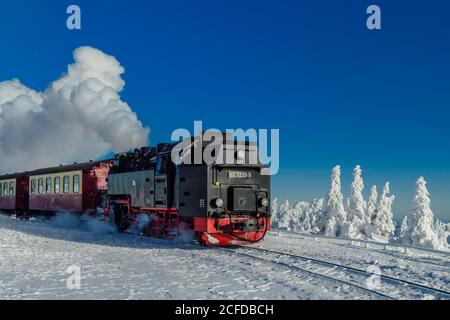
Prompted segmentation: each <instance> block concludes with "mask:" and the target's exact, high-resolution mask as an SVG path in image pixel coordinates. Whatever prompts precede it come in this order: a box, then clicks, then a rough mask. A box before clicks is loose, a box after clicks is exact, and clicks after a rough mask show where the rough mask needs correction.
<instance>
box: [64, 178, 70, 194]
mask: <svg viewBox="0 0 450 320" xmlns="http://www.w3.org/2000/svg"><path fill="white" fill-rule="evenodd" d="M63 184H64V186H63V192H64V193H69V192H70V177H69V176H64V178H63Z"/></svg>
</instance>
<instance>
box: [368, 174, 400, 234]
mask: <svg viewBox="0 0 450 320" xmlns="http://www.w3.org/2000/svg"><path fill="white" fill-rule="evenodd" d="M389 193H390V190H389V182H386V184H385V185H384V188H383V193H382V194H381V198H380V200H379V201H378V205H377V209H376V211H377V213H376V216H375V218H374V219H373V221H372V230H371V234H370V236H371V237H372V238H373V237H378V236H380V237H383V238H385V239H389V238H390V237H392V236H393V235H394V232H395V223H394V216H393V214H392V204H393V203H394V200H395V196H393V195H392V196H388V194H389Z"/></svg>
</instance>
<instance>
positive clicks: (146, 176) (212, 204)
mask: <svg viewBox="0 0 450 320" xmlns="http://www.w3.org/2000/svg"><path fill="white" fill-rule="evenodd" d="M186 141H187V143H186V144H185V145H186V146H187V147H186V148H184V149H182V150H181V151H182V152H179V151H178V150H177V151H176V152H178V153H179V154H180V155H181V157H182V158H183V159H184V160H188V161H182V162H180V163H176V162H174V161H173V154H174V153H175V148H177V147H178V146H179V143H160V144H157V145H156V146H154V147H142V148H137V149H134V150H132V151H129V152H123V153H118V154H116V155H114V157H112V158H111V159H106V160H100V161H89V162H86V163H73V164H71V165H59V166H56V167H51V168H44V169H38V170H33V171H28V172H21V173H14V174H7V175H2V176H0V211H2V212H4V213H6V214H15V215H17V216H18V217H24V218H28V217H30V216H33V215H42V214H45V215H57V214H61V213H63V212H70V213H76V214H91V215H99V216H100V218H101V219H103V220H105V221H107V222H109V223H111V224H113V225H114V226H115V227H116V228H117V230H118V231H120V232H129V231H130V230H138V232H139V234H141V235H144V236H150V237H156V238H162V239H173V238H175V237H178V236H180V235H181V234H183V233H185V232H187V233H189V234H191V235H193V236H194V240H195V241H197V242H198V243H200V244H202V245H205V246H230V245H242V244H248V243H255V242H259V241H261V240H263V239H264V237H265V235H266V233H267V231H268V230H270V175H269V174H267V173H265V170H266V167H265V166H263V165H261V164H260V162H259V159H258V148H257V145H256V143H254V142H250V141H238V140H237V139H236V138H234V137H230V136H229V135H224V137H223V141H220V142H221V143H220V144H219V145H218V147H217V146H216V147H215V149H214V151H213V152H212V153H211V154H212V155H213V159H212V161H206V160H204V159H201V160H200V161H198V159H197V161H194V158H195V154H196V152H197V151H200V152H201V153H202V152H204V151H205V150H206V149H207V148H208V146H209V147H211V145H212V142H211V141H209V140H208V139H206V140H205V139H203V138H201V137H200V138H198V137H190V138H189V139H186ZM236 150H237V151H236ZM216 151H218V152H216ZM219 154H220V155H221V156H222V158H221V159H222V160H221V161H218V159H219ZM224 154H226V155H227V156H226V158H227V160H230V159H229V158H233V159H234V160H236V161H226V162H224V161H223V155H224ZM230 154H231V156H230ZM255 159H256V160H255ZM191 160H192V161H191Z"/></svg>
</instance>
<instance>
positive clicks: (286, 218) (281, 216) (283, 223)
mask: <svg viewBox="0 0 450 320" xmlns="http://www.w3.org/2000/svg"><path fill="white" fill-rule="evenodd" d="M291 220H292V216H291V207H290V205H289V200H286V201H285V202H284V203H283V204H282V205H281V206H280V211H279V212H278V223H277V228H280V229H287V230H290V226H291Z"/></svg>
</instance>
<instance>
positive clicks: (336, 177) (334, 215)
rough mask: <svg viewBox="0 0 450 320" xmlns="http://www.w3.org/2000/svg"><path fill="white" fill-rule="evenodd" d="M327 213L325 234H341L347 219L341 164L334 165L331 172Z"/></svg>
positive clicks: (333, 235)
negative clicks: (342, 188)
mask: <svg viewBox="0 0 450 320" xmlns="http://www.w3.org/2000/svg"><path fill="white" fill-rule="evenodd" d="M326 215H327V221H326V224H325V235H326V236H329V237H337V236H340V235H341V233H342V228H343V226H344V223H345V220H346V213H345V209H344V203H343V196H342V193H341V167H340V166H336V167H334V168H333V170H332V173H331V186H330V191H329V192H328V195H327V209H326Z"/></svg>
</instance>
